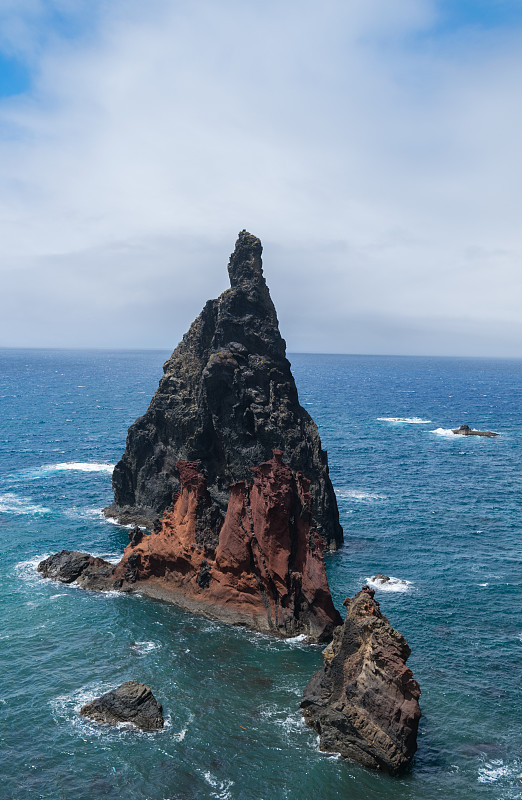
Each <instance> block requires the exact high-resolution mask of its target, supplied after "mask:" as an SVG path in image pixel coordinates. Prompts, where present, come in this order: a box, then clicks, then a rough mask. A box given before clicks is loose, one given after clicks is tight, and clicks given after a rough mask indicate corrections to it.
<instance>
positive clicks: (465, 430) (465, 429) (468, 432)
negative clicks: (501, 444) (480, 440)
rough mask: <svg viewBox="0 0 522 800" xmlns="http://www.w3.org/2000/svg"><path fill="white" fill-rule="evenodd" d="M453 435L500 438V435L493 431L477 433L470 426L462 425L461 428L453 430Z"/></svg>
mask: <svg viewBox="0 0 522 800" xmlns="http://www.w3.org/2000/svg"><path fill="white" fill-rule="evenodd" d="M452 433H459V434H460V435H461V436H489V437H492V436H500V434H499V433H493V431H475V430H473V428H470V427H469V425H461V426H460V428H452Z"/></svg>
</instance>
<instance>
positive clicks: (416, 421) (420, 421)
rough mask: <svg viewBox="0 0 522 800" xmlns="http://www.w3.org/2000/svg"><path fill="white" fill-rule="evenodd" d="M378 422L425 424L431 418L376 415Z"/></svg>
mask: <svg viewBox="0 0 522 800" xmlns="http://www.w3.org/2000/svg"><path fill="white" fill-rule="evenodd" d="M377 420H378V421H379V422H406V423H408V424H409V425H425V424H426V423H427V422H431V419H421V417H377Z"/></svg>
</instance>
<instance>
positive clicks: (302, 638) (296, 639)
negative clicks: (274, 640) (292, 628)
mask: <svg viewBox="0 0 522 800" xmlns="http://www.w3.org/2000/svg"><path fill="white" fill-rule="evenodd" d="M283 641H284V642H286V644H290V645H293V644H301V643H302V642H306V641H308V636H307V635H306V633H300V634H299V635H298V636H290V637H289V638H288V639H283Z"/></svg>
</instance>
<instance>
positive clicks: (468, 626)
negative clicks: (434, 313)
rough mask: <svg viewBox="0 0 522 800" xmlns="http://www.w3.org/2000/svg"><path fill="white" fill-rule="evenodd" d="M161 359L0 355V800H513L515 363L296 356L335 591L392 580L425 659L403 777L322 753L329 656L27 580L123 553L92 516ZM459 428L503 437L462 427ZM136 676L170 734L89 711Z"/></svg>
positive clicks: (520, 717) (518, 386) (401, 625)
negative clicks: (87, 555)
mask: <svg viewBox="0 0 522 800" xmlns="http://www.w3.org/2000/svg"><path fill="white" fill-rule="evenodd" d="M167 355H169V354H168V353H166V352H150V351H149V352H106V351H98V352H81V351H78V352H72V351H71V352H68V351H36V350H33V351H29V350H26V351H23V350H4V351H0V364H1V368H0V409H1V414H0V420H1V432H0V536H1V541H2V554H3V570H2V580H1V584H0V597H1V602H2V609H3V614H2V620H3V624H2V628H1V630H0V647H1V653H2V660H3V669H2V688H1V693H0V715H1V728H0V731H1V737H2V746H1V751H2V756H1V757H2V766H1V770H2V789H1V790H0V797H2V800H4V798H5V800H33V798H45V800H57V799H59V798H75V800H97V798H102V797H103V798H125V799H126V800H127V798H128V799H129V800H134V798H136V800H137V799H138V798H140V800H146V799H148V800H167V798H168V799H169V800H178V799H179V800H188V799H189V798H198V800H206V798H231V800H239V799H240V798H241V799H243V798H244V799H245V800H246V799H247V798H248V800H268V798H270V800H283V798H288V799H289V800H293V799H294V798H305V800H306V799H307V798H310V799H312V798H313V799H314V800H315V798H317V797H321V799H322V800H333V798H347V799H348V800H363V799H364V800H366V798H368V800H369V798H372V799H373V798H375V799H376V800H382V799H383V798H386V799H388V798H389V799H390V800H393V799H394V798H401V800H402V799H404V800H432V799H433V798H443V797H444V798H462V799H463V800H467V798H498V799H502V800H504V798H505V799H506V800H507V799H510V800H511V799H513V798H520V797H522V784H521V782H520V776H521V775H522V742H521V739H520V730H521V722H522V704H521V699H520V685H521V677H522V623H521V618H520V608H521V594H522V591H521V589H522V568H521V562H520V535H521V499H520V486H521V463H522V459H521V443H522V439H521V434H522V418H521V408H522V403H521V400H522V397H521V394H522V362H521V361H507V360H481V359H436V358H392V357H367V356H365V357H362V356H306V355H296V356H292V357H291V360H292V365H293V371H294V374H295V377H296V381H297V384H298V388H299V392H300V397H301V402H302V403H303V404H305V407H306V408H307V409H308V410H309V411H310V413H311V414H312V416H313V417H314V418H315V420H316V421H317V423H318V425H319V429H320V433H321V436H322V440H323V444H324V446H325V447H327V449H328V452H329V458H330V467H331V476H332V480H333V483H334V486H335V489H336V492H337V496H338V501H339V506H340V513H341V522H342V524H343V526H344V529H345V535H346V544H345V546H344V547H343V549H342V550H340V551H339V552H337V553H335V554H333V555H331V556H328V558H327V568H328V573H329V580H330V585H331V588H332V593H333V595H334V599H335V602H336V604H337V605H338V606H339V607H340V606H341V603H342V600H343V599H344V597H345V596H346V595H347V594H353V593H354V592H355V591H357V590H358V589H359V588H360V587H361V585H362V583H364V582H365V580H366V579H367V578H371V577H372V576H373V575H374V574H375V573H376V572H385V573H387V574H388V575H390V576H393V577H394V578H396V579H397V581H395V582H394V585H393V587H392V588H394V589H395V591H388V592H384V591H382V590H377V593H376V597H377V599H379V601H380V602H381V608H382V609H383V611H384V613H385V614H386V615H387V616H388V617H389V618H390V620H391V621H392V623H393V624H394V625H395V626H396V627H397V628H398V629H399V630H401V632H402V633H403V634H404V635H405V636H406V638H407V639H408V641H409V643H410V645H411V647H412V651H413V653H412V656H411V658H410V666H411V667H412V669H413V671H414V674H415V676H416V678H417V679H418V680H419V682H420V684H421V688H422V692H423V694H422V698H421V707H422V711H423V718H422V720H421V727H420V735H419V751H418V754H417V756H416V758H415V760H414V763H413V766H412V769H411V770H410V771H409V772H408V773H407V774H406V775H404V776H403V777H402V778H400V779H392V778H389V777H386V776H383V775H378V774H375V773H372V772H368V771H366V770H364V769H362V768H359V767H357V766H354V765H352V764H350V763H347V762H341V761H340V760H339V759H337V758H335V757H332V756H327V755H324V754H321V753H319V752H318V750H317V742H316V737H315V735H314V733H313V731H311V730H310V729H308V728H306V727H305V726H304V725H303V724H302V721H301V717H300V714H299V709H298V706H299V699H300V695H301V692H302V690H303V687H304V686H305V684H306V682H307V680H308V679H309V677H310V676H311V674H312V673H313V671H314V670H315V669H316V668H318V667H319V665H320V663H321V655H320V648H318V647H314V646H307V645H305V644H304V643H303V642H300V641H293V642H279V641H272V640H271V639H269V638H267V637H264V636H260V635H256V634H252V633H248V632H245V631H243V630H240V629H234V628H229V627H227V626H225V625H221V624H218V623H213V622H209V621H207V620H205V619H202V618H198V617H193V616H191V615H190V614H187V613H184V612H182V611H180V610H178V609H176V608H175V607H173V606H168V605H164V604H162V603H159V602H154V601H151V600H148V599H145V598H140V597H126V596H120V595H114V596H112V595H97V594H92V593H88V592H83V591H81V590H79V589H74V588H71V587H65V586H62V585H61V584H56V583H52V582H49V581H44V580H42V579H40V578H39V577H38V575H37V574H36V572H35V565H36V564H37V563H38V561H39V560H40V559H41V558H42V557H43V556H44V555H45V554H48V553H51V552H54V551H56V550H60V549H62V548H64V547H66V548H77V549H82V550H88V551H90V552H94V553H97V554H99V555H103V556H106V557H107V556H108V557H110V558H113V559H117V558H118V556H119V555H120V554H121V552H122V550H123V548H124V546H125V544H126V543H127V530H126V529H125V528H121V527H119V526H117V525H114V524H111V523H110V522H108V521H107V520H105V519H104V518H103V517H102V515H101V514H100V509H101V508H102V507H103V506H104V505H106V504H108V503H109V502H110V500H111V486H110V483H111V477H110V469H111V467H110V465H111V464H114V463H115V462H116V460H117V459H118V458H119V457H120V455H121V453H122V451H123V447H124V442H125V435H126V430H127V427H128V425H129V424H130V423H131V422H132V421H133V420H134V418H135V417H136V416H138V415H139V414H140V413H142V412H143V411H144V410H145V408H146V406H147V404H148V401H149V399H150V397H151V395H152V393H153V391H154V389H155V387H156V385H157V382H158V379H159V377H160V374H161V365H162V363H163V361H164V359H165V358H166V357H167ZM386 418H388V419H386ZM390 418H409V419H411V420H413V419H417V420H421V421H415V422H413V421H412V422H394V421H391V419H390ZM462 423H468V424H470V425H471V426H472V427H477V428H488V429H490V430H496V431H499V432H500V433H501V436H500V437H499V438H497V439H481V438H476V437H471V438H469V437H468V438H464V437H456V436H453V435H452V434H449V433H448V429H449V428H450V427H456V426H458V425H460V424H462ZM434 431H438V432H434ZM69 462H73V464H71V463H69ZM129 679H136V680H139V681H143V682H145V683H148V684H149V685H150V686H151V688H152V689H153V691H154V693H155V694H156V696H157V697H158V699H159V700H160V701H161V702H162V703H163V706H164V710H165V712H166V716H167V720H168V724H167V727H166V729H165V730H164V731H163V732H160V733H155V734H144V733H139V732H135V731H132V730H129V729H127V728H120V729H105V728H102V727H99V726H97V725H95V724H94V723H90V722H88V721H86V720H84V719H82V718H80V717H79V716H78V714H77V709H78V707H79V706H80V705H81V704H82V703H83V702H85V701H87V700H88V699H91V698H92V697H94V696H95V695H96V694H98V693H99V692H100V691H102V690H104V689H108V688H110V687H112V686H115V685H117V684H118V683H120V682H121V681H123V680H129Z"/></svg>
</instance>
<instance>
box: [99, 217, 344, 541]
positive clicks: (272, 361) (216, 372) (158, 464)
mask: <svg viewBox="0 0 522 800" xmlns="http://www.w3.org/2000/svg"><path fill="white" fill-rule="evenodd" d="M261 253H262V247H261V242H260V240H259V239H258V238H257V237H256V236H252V234H250V233H247V231H241V233H240V234H239V238H238V240H237V242H236V247H235V250H234V252H233V253H232V255H231V257H230V261H229V264H228V274H229V277H230V289H227V290H226V291H225V292H223V294H222V295H221V296H220V297H219V298H218V299H217V300H209V301H208V302H207V303H206V305H205V307H204V308H203V311H202V312H201V314H200V315H199V317H197V319H196V320H195V321H194V322H193V323H192V325H191V326H190V329H189V331H188V332H187V333H186V334H185V336H184V337H183V340H182V341H181V342H180V344H179V345H178V347H177V348H176V349H175V350H174V352H173V354H172V356H171V357H170V358H169V360H168V361H167V362H166V363H165V365H164V367H163V371H164V376H163V378H162V379H161V381H160V384H159V387H158V390H157V391H156V394H155V395H154V397H153V398H152V401H151V403H150V405H149V408H148V410H147V411H146V413H145V414H144V415H143V416H142V417H140V418H139V419H137V420H136V422H135V423H134V424H133V425H131V427H130V428H129V433H128V437H127V446H126V449H125V452H124V454H123V456H122V458H121V460H120V461H119V462H118V464H117V465H116V468H115V470H114V474H113V489H114V503H113V504H112V505H111V506H109V507H108V508H107V509H105V513H106V514H107V515H108V516H112V517H116V518H117V519H118V520H119V521H120V522H123V523H129V522H134V523H136V524H139V525H145V526H147V527H149V528H150V527H151V526H152V525H153V524H154V522H155V521H156V520H157V519H158V518H160V519H161V517H162V516H163V514H164V512H165V510H166V509H167V508H168V507H169V506H170V505H171V504H172V501H173V497H174V496H175V495H176V494H177V493H179V492H180V491H181V478H180V473H179V470H178V468H177V466H176V465H177V464H178V462H180V461H189V462H198V464H199V465H200V471H201V473H202V474H203V475H204V476H205V481H206V488H207V492H208V495H209V497H210V505H209V507H208V509H207V511H206V522H205V527H206V528H207V530H209V531H210V530H212V534H211V535H210V534H209V537H210V539H213V540H214V544H216V543H217V536H218V533H219V529H220V527H221V525H222V523H223V520H224V518H225V515H226V512H227V507H228V502H229V498H230V486H232V485H234V484H236V483H238V481H247V482H249V481H250V480H251V478H252V473H251V469H252V467H256V466H258V465H260V464H262V463H263V462H266V461H269V460H270V459H271V458H272V451H273V450H274V449H277V450H282V452H283V454H284V459H285V462H286V463H287V464H288V466H289V467H290V469H291V470H292V471H293V472H294V473H295V474H297V473H302V474H303V475H304V477H305V478H306V479H307V480H308V481H309V482H310V485H309V491H310V495H311V499H312V524H313V528H314V530H315V531H316V532H317V533H318V534H319V535H320V536H321V537H322V538H323V539H324V540H325V542H326V546H327V547H328V548H336V547H337V546H338V545H339V544H340V543H341V542H342V539H343V533H342V528H341V526H340V524H339V514H338V510H337V502H336V499H335V494H334V491H333V488H332V484H331V481H330V478H329V475H328V458H327V455H326V452H325V451H324V450H323V449H322V448H321V441H320V438H319V434H318V432H317V426H316V425H315V423H314V421H313V420H312V418H311V417H310V415H309V414H308V413H307V411H306V410H305V409H304V408H303V407H302V406H301V405H300V403H299V399H298V396H297V389H296V386H295V382H294V378H293V376H292V373H291V371H290V363H289V362H288V360H287V358H286V356H285V353H286V345H285V341H284V339H283V338H282V337H281V334H280V333H279V325H278V320H277V315H276V311H275V308H274V304H273V302H272V300H271V297H270V293H269V291H268V288H267V285H266V282H265V278H264V276H263V269H262V262H261ZM199 527H201V525H200V526H198V528H199ZM207 538H208V537H207Z"/></svg>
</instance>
